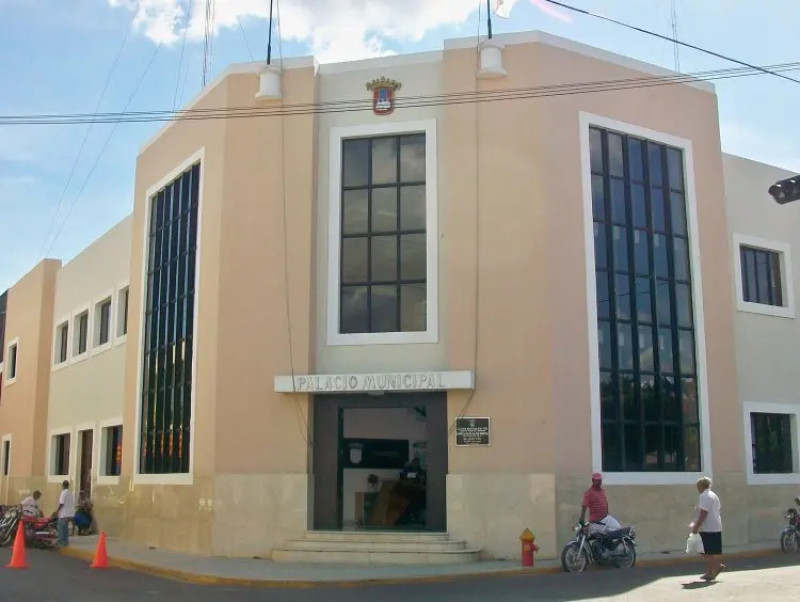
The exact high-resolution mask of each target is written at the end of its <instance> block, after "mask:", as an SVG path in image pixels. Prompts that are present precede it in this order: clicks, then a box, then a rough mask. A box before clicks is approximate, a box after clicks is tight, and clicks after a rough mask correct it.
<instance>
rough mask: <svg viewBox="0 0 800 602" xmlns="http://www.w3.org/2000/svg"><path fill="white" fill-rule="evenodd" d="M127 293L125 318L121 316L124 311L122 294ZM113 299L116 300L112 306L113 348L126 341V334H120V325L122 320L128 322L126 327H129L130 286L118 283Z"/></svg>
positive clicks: (125, 283)
mask: <svg viewBox="0 0 800 602" xmlns="http://www.w3.org/2000/svg"><path fill="white" fill-rule="evenodd" d="M126 292H127V293H128V312H127V316H126V315H125V314H123V312H124V311H125V303H124V302H123V294H125V293H126ZM114 298H115V299H116V301H115V304H114V312H113V313H114V316H113V318H114V334H113V336H112V338H113V340H114V346H116V345H121V344H122V343H124V342H125V341H127V340H128V332H127V331H126V332H125V334H122V325H123V320H126V319H127V321H128V326H130V323H131V322H130V320H131V317H130V313H131V297H130V285H129V283H128V282H120V283H119V284H118V285H117V287H116V291H115V294H114Z"/></svg>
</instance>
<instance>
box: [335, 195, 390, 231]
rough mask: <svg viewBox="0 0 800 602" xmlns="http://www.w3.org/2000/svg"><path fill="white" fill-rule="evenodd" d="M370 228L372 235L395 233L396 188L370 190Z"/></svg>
mask: <svg viewBox="0 0 800 602" xmlns="http://www.w3.org/2000/svg"><path fill="white" fill-rule="evenodd" d="M365 192H366V191H365ZM371 228H372V232H373V233H374V232H396V231H397V188H394V187H391V188H373V189H372V226H371ZM345 234H346V233H345Z"/></svg>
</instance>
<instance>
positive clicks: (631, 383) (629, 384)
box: [619, 374, 641, 420]
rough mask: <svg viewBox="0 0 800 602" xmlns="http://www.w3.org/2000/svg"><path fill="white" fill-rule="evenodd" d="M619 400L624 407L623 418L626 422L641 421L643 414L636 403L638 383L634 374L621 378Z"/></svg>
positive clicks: (624, 375)
mask: <svg viewBox="0 0 800 602" xmlns="http://www.w3.org/2000/svg"><path fill="white" fill-rule="evenodd" d="M619 399H620V403H621V405H622V416H623V418H624V419H625V420H639V419H640V418H641V412H640V411H639V404H638V403H637V402H636V381H635V380H634V378H633V375H632V374H623V375H621V376H620V378H619Z"/></svg>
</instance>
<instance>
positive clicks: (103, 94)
mask: <svg viewBox="0 0 800 602" xmlns="http://www.w3.org/2000/svg"><path fill="white" fill-rule="evenodd" d="M139 4H141V2H139V3H137V5H136V8H135V10H134V15H135V14H136V13H137V12H138V10H139ZM132 28H133V22H132V21H131V23H129V24H128V26H127V27H126V28H125V35H124V36H123V37H122V43H121V44H120V45H119V50H117V54H116V56H115V57H114V62H113V63H112V64H111V70H110V71H109V72H108V77H106V83H105V84H104V85H103V90H102V91H101V92H100V98H99V99H98V100H97V106H96V107H95V109H94V113H95V114H98V112H99V111H100V105H101V104H103V100H104V99H105V97H106V91H108V85H109V84H110V83H111V78H112V77H113V76H114V73H115V72H116V70H117V64H118V63H119V59H120V57H121V56H122V51H123V50H124V48H125V44H126V43H127V42H128V36H129V35H130V32H131V29H132ZM88 123H89V127H88V128H86V133H85V134H84V136H83V141H82V142H81V145H80V147H79V148H78V153H77V154H76V155H75V160H74V161H73V162H72V169H70V172H69V176H68V177H67V183H66V184H64V190H62V191H61V196H60V197H59V199H58V203H57V204H56V209H55V211H54V212H53V218H52V219H51V220H50V225H49V226H48V228H47V234H46V235H45V237H44V242H43V243H42V248H41V250H40V251H39V258H40V259H42V258H44V255H45V249H46V248H47V241H48V240H49V239H50V233H51V232H52V231H53V224H55V223H56V218H57V217H58V212H59V211H60V210H61V207H62V205H63V204H64V199H65V198H66V196H67V190H69V185H70V184H71V183H72V178H73V177H74V176H75V170H76V169H77V167H78V161H80V158H81V155H82V154H83V149H84V147H85V146H86V142H87V140H88V139H89V134H90V133H91V131H92V126H93V125H94V124H93V123H92V122H88Z"/></svg>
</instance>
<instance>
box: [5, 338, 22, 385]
mask: <svg viewBox="0 0 800 602" xmlns="http://www.w3.org/2000/svg"><path fill="white" fill-rule="evenodd" d="M18 360H19V343H17V342H16V341H15V342H13V343H11V344H10V345H9V346H8V377H7V379H8V380H7V381H6V382H11V381H14V380H16V378H17V365H18V363H19V361H18Z"/></svg>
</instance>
